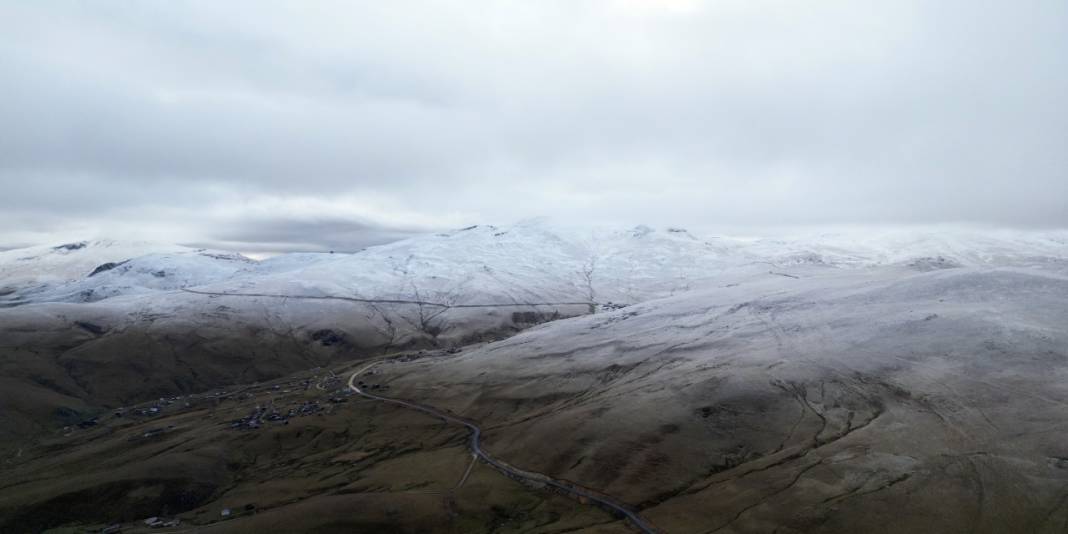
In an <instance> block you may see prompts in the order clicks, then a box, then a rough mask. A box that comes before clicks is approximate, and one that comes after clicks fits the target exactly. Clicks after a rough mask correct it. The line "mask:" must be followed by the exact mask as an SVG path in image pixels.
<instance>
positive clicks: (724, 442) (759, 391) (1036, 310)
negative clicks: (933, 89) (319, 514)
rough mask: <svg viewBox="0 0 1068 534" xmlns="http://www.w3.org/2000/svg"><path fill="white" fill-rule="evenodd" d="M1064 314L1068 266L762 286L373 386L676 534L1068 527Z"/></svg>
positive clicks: (637, 309)
mask: <svg viewBox="0 0 1068 534" xmlns="http://www.w3.org/2000/svg"><path fill="white" fill-rule="evenodd" d="M1066 317H1068V277H1066V276H1064V275H1050V274H1037V273H1034V272H1027V271H1022V270H1011V269H1000V270H980V269H974V268H962V269H951V270H941V271H937V272H929V273H919V274H917V273H914V272H908V271H906V272H901V271H900V270H898V271H889V270H883V271H879V272H874V273H859V272H854V273H852V274H849V275H841V274H836V275H834V276H826V275H817V276H813V277H810V278H808V277H806V278H802V279H797V280H795V279H787V278H781V277H780V278H778V279H772V278H767V279H763V280H758V281H752V282H748V283H741V284H738V285H734V286H732V287H724V288H718V289H714V290H708V291H703V292H694V293H689V294H686V295H681V296H678V297H674V298H670V299H664V300H656V301H651V302H648V303H645V304H640V305H636V306H633V307H630V308H627V309H624V310H619V311H616V312H612V313H606V314H599V315H595V316H590V317H583V318H576V319H572V320H568V321H561V322H556V323H550V324H547V325H543V326H540V327H537V328H533V329H530V330H528V331H526V332H523V333H521V334H519V335H516V336H514V337H512V338H510V339H508V340H505V341H501V342H498V343H494V344H492V345H487V346H485V347H483V348H479V349H476V350H473V351H469V352H467V353H465V354H464V355H462V356H459V357H455V358H451V359H448V360H440V361H436V362H416V363H409V364H396V365H393V366H387V367H381V366H380V368H381V369H382V372H381V374H380V375H379V376H376V377H375V380H376V381H380V382H381V383H384V384H388V385H389V386H390V389H391V394H393V395H396V396H398V397H401V398H411V399H419V400H420V402H425V403H427V404H430V405H434V406H437V407H440V408H446V409H449V410H451V411H452V412H454V413H456V414H459V415H461V416H463V417H467V418H470V419H472V420H476V421H480V423H481V425H482V426H483V428H486V429H487V430H486V434H485V435H484V436H483V439H484V440H485V443H486V448H487V449H488V450H490V451H492V452H493V453H494V454H495V455H497V456H499V457H501V458H503V459H505V460H506V461H509V462H512V463H514V464H516V465H520V466H523V467H524V468H526V469H530V470H533V471H538V472H543V473H546V474H548V475H550V476H553V477H556V478H561V479H566V480H572V481H576V482H578V483H580V484H583V485H586V486H587V487H592V488H595V489H598V490H600V491H604V492H606V493H609V494H611V495H615V496H618V497H621V498H623V499H624V500H625V501H626V502H628V503H630V504H632V505H633V506H635V507H637V508H641V509H642V513H643V515H644V516H645V517H647V518H649V519H651V520H652V521H653V522H654V523H655V524H657V525H658V526H659V527H661V528H663V529H665V530H666V531H669V532H680V533H685V532H709V531H716V532H739V533H741V532H770V531H776V530H777V531H784V532H802V531H803V532H858V531H864V532H915V531H937V532H1010V531H1026V532H1060V531H1062V529H1063V525H1064V521H1066V520H1068V508H1066V507H1065V503H1064V494H1063V488H1064V487H1065V486H1066V485H1068V461H1066V460H1065V458H1068V450H1066V449H1065V448H1064V443H1066V442H1068V331H1066V330H1065V329H1064V324H1065V322H1064V321H1065V318H1066ZM902 509H908V510H909V513H908V514H900V513H898V511H899V510H902Z"/></svg>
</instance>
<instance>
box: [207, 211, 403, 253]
mask: <svg viewBox="0 0 1068 534" xmlns="http://www.w3.org/2000/svg"><path fill="white" fill-rule="evenodd" d="M418 233H419V232H418V231H412V230H405V229H403V228H391V227H388V226H383V225H378V224H373V223H367V222H357V221H352V220H349V219H341V218H326V219H293V218H249V219H242V220H239V221H236V222H235V224H232V225H227V226H225V227H223V228H219V229H217V230H214V231H211V232H209V233H208V234H207V235H206V237H207V239H208V241H206V242H204V243H189V245H191V246H205V247H223V248H230V249H234V250H241V251H248V252H327V251H335V252H356V251H358V250H361V249H364V248H367V247H369V246H373V245H381V244H384V243H389V242H391V241H396V240H398V239H404V238H406V237H411V236H413V235H416V234H418Z"/></svg>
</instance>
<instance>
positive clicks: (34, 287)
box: [0, 239, 255, 304]
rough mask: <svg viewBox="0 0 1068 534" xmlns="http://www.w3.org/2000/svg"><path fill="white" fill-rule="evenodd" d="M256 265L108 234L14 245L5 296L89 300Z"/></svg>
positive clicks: (3, 283)
mask: <svg viewBox="0 0 1068 534" xmlns="http://www.w3.org/2000/svg"><path fill="white" fill-rule="evenodd" d="M254 266H255V262H254V261H253V260H250V259H248V258H246V257H244V256H242V255H240V254H236V253H232V252H225V251H213V250H207V249H195V248H190V247H183V246H179V245H164V244H158V243H145V242H124V241H113V240H104V239H101V240H94V241H77V242H72V243H64V244H61V245H56V246H42V247H31V248H24V249H15V250H9V251H6V252H2V253H0V293H2V294H0V299H3V300H5V301H7V303H9V304H10V303H19V302H24V301H25V300H26V299H32V300H33V301H55V300H64V301H76V302H84V301H87V300H99V299H100V298H106V297H109V296H115V295H118V294H126V293H130V292H134V293H137V292H143V291H144V290H159V289H174V288H177V287H184V286H187V285H197V284H203V283H208V282H212V281H216V280H219V279H222V278H224V277H228V276H232V275H233V274H234V273H235V272H238V271H241V270H250V269H252V268H253V267H254Z"/></svg>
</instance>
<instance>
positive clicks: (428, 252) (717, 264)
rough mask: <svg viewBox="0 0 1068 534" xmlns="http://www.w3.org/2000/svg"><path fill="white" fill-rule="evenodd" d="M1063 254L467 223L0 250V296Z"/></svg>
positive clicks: (1011, 243)
mask: <svg viewBox="0 0 1068 534" xmlns="http://www.w3.org/2000/svg"><path fill="white" fill-rule="evenodd" d="M1035 265H1040V266H1047V267H1049V266H1052V267H1051V268H1054V269H1060V270H1063V269H1065V265H1068V233H1066V232H1008V231H990V232H981V231H968V230H959V229H955V230H946V229H937V230H932V229H926V230H924V229H910V230H881V231H852V232H839V233H827V232H824V233H820V234H812V235H802V236H793V237H780V238H761V239H754V238H748V239H743V238H732V237H725V236H716V237H707V238H706V237H702V236H700V235H698V234H696V233H693V232H690V231H689V230H686V229H683V228H679V227H665V228H655V227H652V226H648V225H636V226H628V227H617V228H605V227H574V226H563V225H558V224H554V223H553V222H551V221H547V220H545V219H535V220H527V221H523V222H520V223H518V224H514V225H510V226H492V225H475V226H469V227H466V228H459V229H456V230H453V231H450V232H443V233H438V234H432V235H425V236H419V237H414V238H410V239H405V240H402V241H397V242H393V243H389V244H386V245H380V246H376V247H370V248H368V249H365V250H363V251H361V252H358V253H355V254H286V255H281V256H277V257H274V258H270V259H267V260H264V261H259V262H257V261H254V260H250V259H248V258H246V257H244V256H241V255H240V254H234V253H229V252H220V251H211V250H204V249H195V248H190V247H182V246H177V245H159V244H152V243H130V242H120V241H109V240H96V241H83V242H74V243H66V244H62V245H57V246H49V247H33V248H26V249H17V250H11V251H6V252H0V303H6V304H8V305H16V304H21V303H26V302H40V301H66V302H86V301H94V300H100V299H104V298H112V297H116V296H122V295H141V294H150V293H153V292H159V291H173V290H175V289H182V288H190V287H204V288H206V289H209V290H211V291H216V292H226V293H238V292H244V293H260V294H277V295H304V296H345V297H357V298H370V299H375V298H386V299H403V300H420V301H427V300H429V301H434V302H442V303H451V304H456V303H486V302H490V303H531V302H576V301H589V302H600V303H604V302H615V303H635V302H640V301H644V300H648V299H651V298H658V297H662V296H668V295H674V294H678V293H680V292H684V291H689V290H693V289H699V288H702V287H708V286H714V285H721V284H724V283H728V282H727V281H725V280H727V279H728V278H729V277H738V276H767V275H768V274H769V273H771V274H775V275H787V276H797V275H799V274H804V273H802V272H801V271H804V270H810V271H811V270H812V269H817V270H819V269H849V268H872V267H879V266H892V267H898V268H905V269H912V270H917V271H932V270H939V269H952V268H957V267H1004V266H1035Z"/></svg>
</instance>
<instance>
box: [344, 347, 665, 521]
mask: <svg viewBox="0 0 1068 534" xmlns="http://www.w3.org/2000/svg"><path fill="white" fill-rule="evenodd" d="M383 361H384V360H379V361H377V362H374V363H371V364H368V365H366V366H364V367H363V368H361V369H360V370H358V371H356V372H355V373H352V376H350V377H349V383H348V386H349V389H351V390H352V391H354V392H356V393H357V394H359V395H361V396H364V397H366V398H368V399H373V400H377V401H381V402H385V403H389V404H395V405H397V406H403V407H405V408H410V409H412V410H418V411H420V412H423V413H426V414H429V415H431V416H433V417H437V418H439V419H443V420H445V421H446V422H449V423H455V424H458V425H463V426H464V427H466V428H467V430H468V431H469V432H470V433H471V438H470V440H469V441H468V446H469V447H470V448H471V453H472V454H474V455H475V457H477V458H480V459H482V460H483V461H484V462H486V463H487V464H489V465H490V466H491V467H493V468H494V469H496V470H497V471H500V472H501V473H503V474H504V475H505V476H507V477H509V478H512V479H515V480H520V481H526V482H532V483H535V484H543V485H546V486H550V487H552V488H554V489H556V490H557V491H559V492H560V493H563V494H564V495H567V496H569V497H573V498H576V499H579V500H580V501H582V502H589V503H592V504H595V505H597V506H599V507H601V508H603V509H605V510H607V511H609V512H611V513H613V514H615V515H617V516H619V517H622V518H625V519H626V520H627V521H629V522H630V524H631V525H633V526H634V527H635V528H637V529H638V530H640V531H641V532H645V533H646V534H656V533H657V532H658V531H657V530H656V529H655V528H654V527H653V526H652V524H650V523H649V521H647V520H646V519H645V518H643V517H642V516H640V515H638V513H637V512H635V511H633V510H631V509H630V508H628V507H626V506H624V505H623V504H621V503H619V502H618V501H616V500H614V499H612V498H609V497H606V496H604V495H600V494H597V493H594V492H592V491H590V490H586V489H584V488H580V487H576V486H573V485H570V484H567V483H565V482H561V481H559V480H556V479H553V478H550V477H548V476H546V475H543V474H541V473H532V472H529V471H523V470H522V469H518V468H515V467H512V466H510V465H508V464H506V463H504V462H502V461H500V460H498V459H496V458H494V457H493V456H490V454H489V453H487V452H486V451H485V450H483V449H482V428H481V427H479V426H478V425H476V424H475V423H472V422H471V421H467V420H465V419H460V418H459V417H456V416H454V415H449V414H447V413H445V412H443V411H441V410H438V409H436V408H433V407H430V406H426V405H423V404H419V403H415V402H411V401H406V400H401V399H394V398H390V397H382V396H380V395H375V394H373V393H367V392H366V391H363V390H361V389H360V388H359V387H358V386H357V385H356V377H358V376H360V375H362V374H363V373H366V372H367V371H369V370H370V369H371V368H373V367H374V366H376V365H378V364H380V363H382V362H383ZM468 471H470V469H469V470H468ZM464 478H466V475H465V476H464Z"/></svg>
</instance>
